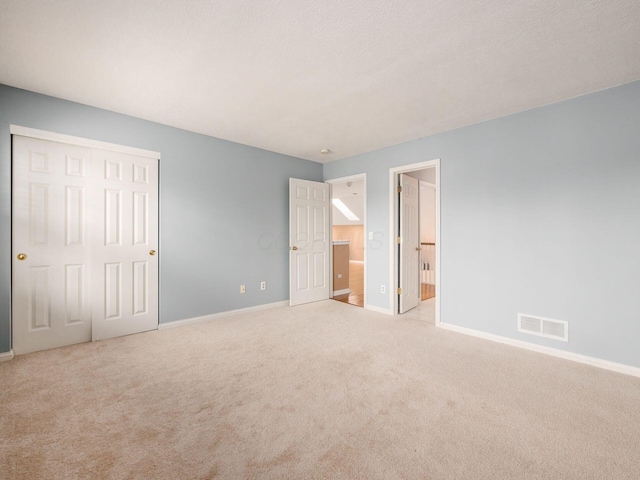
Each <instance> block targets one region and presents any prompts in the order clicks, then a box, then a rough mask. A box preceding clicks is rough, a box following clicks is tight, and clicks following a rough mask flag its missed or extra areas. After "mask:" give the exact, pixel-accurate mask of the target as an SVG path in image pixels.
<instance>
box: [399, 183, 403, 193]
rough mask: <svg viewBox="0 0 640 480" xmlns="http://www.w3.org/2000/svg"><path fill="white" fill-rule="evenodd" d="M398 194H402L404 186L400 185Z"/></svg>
mask: <svg viewBox="0 0 640 480" xmlns="http://www.w3.org/2000/svg"><path fill="white" fill-rule="evenodd" d="M398 193H402V185H398Z"/></svg>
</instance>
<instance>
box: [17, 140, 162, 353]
mask: <svg viewBox="0 0 640 480" xmlns="http://www.w3.org/2000/svg"><path fill="white" fill-rule="evenodd" d="M157 170H158V163H157V160H156V159H152V158H146V157H138V156H133V155H127V154H122V153H116V152H110V151H105V150H99V149H95V148H88V147H81V146H77V145H70V144H65V143H59V142H53V141H48V140H41V139H35V138H30V137H23V136H19V135H14V136H13V189H12V192H13V205H12V218H13V224H12V236H13V243H12V251H13V264H12V339H13V350H14V352H15V353H16V354H21V353H28V352H33V351H37V350H44V349H48V348H55V347H60V346H64V345H71V344H74V343H80V342H85V341H89V340H92V339H93V340H97V339H104V338H109V337H114V336H119V335H126V334H130V333H136V332H142V331H146V330H152V329H155V328H157V325H158V263H157V262H158V260H157V259H158V257H157V255H155V250H156V249H157V243H158V224H157V222H158V212H157V208H158V207H157V198H158V196H157V188H158V187H157ZM152 253H153V254H152Z"/></svg>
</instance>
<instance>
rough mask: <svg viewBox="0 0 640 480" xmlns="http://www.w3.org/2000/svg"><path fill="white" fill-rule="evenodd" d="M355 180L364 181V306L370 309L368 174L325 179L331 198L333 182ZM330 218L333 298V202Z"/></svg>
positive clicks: (330, 259) (330, 208)
mask: <svg viewBox="0 0 640 480" xmlns="http://www.w3.org/2000/svg"><path fill="white" fill-rule="evenodd" d="M353 180H362V181H363V182H364V187H363V189H362V191H363V197H364V198H363V200H362V201H363V203H364V210H363V212H364V220H363V227H362V229H363V230H364V238H363V239H362V242H363V244H364V279H363V280H364V308H366V309H369V310H370V306H369V305H368V304H367V298H369V295H368V294H367V266H368V263H367V258H368V251H369V249H368V248H367V238H369V236H368V235H369V234H368V233H367V232H368V230H367V174H366V173H358V174H356V175H349V176H346V177H339V178H332V179H331V180H325V183H328V184H329V196H330V198H333V184H335V183H345V182H352V181H353ZM329 219H330V222H331V232H330V234H331V236H330V240H329V241H330V242H331V254H330V256H329V261H330V262H331V267H330V272H331V298H333V204H331V205H330V207H329Z"/></svg>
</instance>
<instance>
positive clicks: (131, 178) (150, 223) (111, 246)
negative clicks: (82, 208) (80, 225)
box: [91, 149, 158, 340]
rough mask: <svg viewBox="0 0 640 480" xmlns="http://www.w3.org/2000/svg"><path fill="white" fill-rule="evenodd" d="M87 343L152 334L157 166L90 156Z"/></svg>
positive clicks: (130, 158)
mask: <svg viewBox="0 0 640 480" xmlns="http://www.w3.org/2000/svg"><path fill="white" fill-rule="evenodd" d="M93 156H94V163H95V164H96V165H97V166H99V168H100V175H99V176H98V177H97V180H96V185H95V187H94V188H93V189H92V197H93V201H92V204H93V205H94V206H95V209H96V218H98V219H100V221H99V224H98V225H95V227H94V228H93V232H92V233H93V241H92V244H93V251H92V255H91V260H92V265H93V270H94V272H95V279H94V288H93V295H92V298H91V305H92V310H93V330H92V338H93V340H103V339H105V338H112V337H119V336H122V335H129V334H132V333H139V332H145V331H147V330H155V329H156V328H158V255H157V249H158V187H157V185H158V162H157V160H155V159H151V158H145V157H139V156H134V155H129V154H125V153H117V152H111V151H107V150H98V149H95V150H94V154H93Z"/></svg>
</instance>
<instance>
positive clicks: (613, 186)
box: [324, 82, 640, 367]
mask: <svg viewBox="0 0 640 480" xmlns="http://www.w3.org/2000/svg"><path fill="white" fill-rule="evenodd" d="M435 158H440V159H441V189H440V190H441V192H440V193H441V215H442V216H441V245H440V247H441V255H442V257H441V265H440V272H441V285H440V290H439V292H438V295H440V298H441V321H443V322H445V323H451V324H455V325H458V326H463V327H467V328H471V329H474V330H480V331H482V332H488V333H492V334H497V335H501V336H505V337H509V338H515V339H519V340H524V341H527V342H532V343H537V344H541V345H546V346H551V347H554V348H559V349H564V350H568V351H571V352H575V353H580V354H584V355H589V356H593V357H597V358H601V359H605V360H611V361H615V362H620V363H623V364H627V365H632V366H637V367H640V346H639V345H640V343H639V342H640V82H635V83H632V84H628V85H624V86H621V87H617V88H613V89H610V90H606V91H602V92H599V93H595V94H591V95H586V96H583V97H579V98H575V99H571V100H567V101H564V102H561V103H557V104H554V105H549V106H545V107H542V108H537V109H534V110H529V111H526V112H523V113H520V114H517V115H512V116H508V117H504V118H499V119H496V120H491V121H487V122H484V123H481V124H477V125H473V126H470V127H466V128H462V129H458V130H454V131H450V132H446V133H443V134H440V135H435V136H432V137H428V138H424V139H420V140H415V141H412V142H409V143H405V144H402V145H397V146H394V147H390V148H386V149H383V150H378V151H375V152H371V153H367V154H364V155H359V156H357V157H352V158H349V159H346V160H338V161H336V162H332V163H329V164H326V165H325V166H324V178H325V179H332V178H338V177H343V176H347V175H353V174H357V173H362V172H366V174H367V214H368V219H367V220H368V225H367V228H368V230H369V231H373V232H380V233H381V234H382V236H383V238H384V241H383V242H382V244H381V245H380V244H375V245H370V247H369V249H368V264H367V271H366V275H367V281H368V284H367V285H368V290H367V292H366V293H367V297H366V298H367V303H369V304H371V305H374V306H377V307H381V308H389V307H390V305H389V296H388V295H387V294H381V293H380V285H386V286H387V288H388V286H389V284H390V280H391V279H390V278H389V243H388V239H389V238H390V234H389V233H390V232H389V168H390V167H395V166H400V165H405V164H411V163H417V162H423V161H426V160H432V159H435ZM387 291H388V290H387ZM517 312H521V313H527V314H531V315H540V316H543V317H549V318H555V319H559V320H567V321H569V343H563V342H559V341H554V340H547V339H543V338H539V337H534V336H529V335H524V334H520V333H518V332H517V330H516V314H517Z"/></svg>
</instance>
